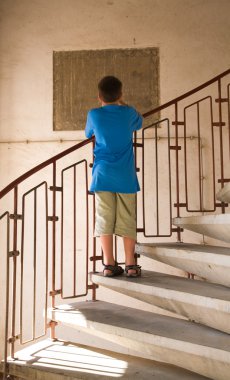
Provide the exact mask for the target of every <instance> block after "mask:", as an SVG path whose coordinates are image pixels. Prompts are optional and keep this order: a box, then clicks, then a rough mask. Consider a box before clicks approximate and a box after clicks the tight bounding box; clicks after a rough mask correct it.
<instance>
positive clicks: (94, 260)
mask: <svg viewBox="0 0 230 380" xmlns="http://www.w3.org/2000/svg"><path fill="white" fill-rule="evenodd" d="M94 146H95V140H93V145H92V148H94ZM93 161H94V155H93ZM94 228H95V195H93V231H94ZM96 250H97V246H96V238H95V237H94V236H93V272H96ZM102 260H103V253H102ZM92 301H96V287H93V289H92Z"/></svg>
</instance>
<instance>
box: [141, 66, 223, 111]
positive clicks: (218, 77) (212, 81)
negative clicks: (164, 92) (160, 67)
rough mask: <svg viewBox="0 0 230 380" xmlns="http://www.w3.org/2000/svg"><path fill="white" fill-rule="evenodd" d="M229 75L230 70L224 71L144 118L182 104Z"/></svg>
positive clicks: (155, 109)
mask: <svg viewBox="0 0 230 380" xmlns="http://www.w3.org/2000/svg"><path fill="white" fill-rule="evenodd" d="M228 74H230V69H228V70H226V71H224V72H223V73H221V74H219V75H217V76H216V77H214V78H212V79H210V80H209V81H207V82H205V83H203V84H201V85H200V86H198V87H195V88H194V89H193V90H190V91H188V92H186V93H185V94H183V95H180V96H178V97H177V98H175V99H173V100H170V101H169V102H167V103H165V104H162V106H159V107H156V108H154V109H153V110H151V111H148V112H146V113H144V114H143V117H147V116H150V115H153V114H154V113H157V112H159V111H161V110H163V109H165V108H167V107H169V106H172V105H173V104H175V103H178V102H180V101H181V100H183V99H185V98H187V97H188V96H190V95H193V94H195V93H196V92H198V91H200V90H203V89H204V88H205V87H208V86H210V84H212V83H215V82H216V81H218V80H219V79H221V78H223V77H225V76H226V75H228Z"/></svg>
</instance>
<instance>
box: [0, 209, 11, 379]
mask: <svg viewBox="0 0 230 380" xmlns="http://www.w3.org/2000/svg"><path fill="white" fill-rule="evenodd" d="M5 215H6V216H7V248H6V250H7V258H6V310H5V343H4V344H5V347H4V363H3V380H6V379H7V369H8V366H7V357H8V328H9V287H10V284H9V283H10V258H9V253H10V218H9V213H8V212H7V213H6V214H5ZM2 217H4V216H2Z"/></svg>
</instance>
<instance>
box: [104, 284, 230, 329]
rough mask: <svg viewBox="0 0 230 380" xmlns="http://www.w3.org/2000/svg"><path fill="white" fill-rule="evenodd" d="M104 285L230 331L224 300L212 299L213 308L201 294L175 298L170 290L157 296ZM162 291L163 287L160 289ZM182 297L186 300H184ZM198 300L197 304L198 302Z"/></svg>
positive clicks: (229, 318) (207, 324)
mask: <svg viewBox="0 0 230 380" xmlns="http://www.w3.org/2000/svg"><path fill="white" fill-rule="evenodd" d="M101 285H103V286H104V287H106V288H108V289H111V290H114V291H117V292H119V293H121V294H125V295H128V296H130V297H133V298H136V299H138V300H140V301H143V302H147V303H149V304H151V305H155V306H158V307H160V308H161V309H164V310H168V311H171V312H173V313H176V314H178V315H182V316H183V317H186V318H188V319H190V320H193V321H195V322H198V323H202V324H204V325H206V326H209V327H213V328H215V329H217V330H220V331H223V332H227V333H230V323H229V320H230V312H228V310H230V304H229V303H228V305H227V304H224V302H223V301H220V300H215V301H216V302H214V301H213V300H210V303H211V302H212V303H213V304H214V306H213V308H211V307H210V305H209V307H205V306H204V305H208V302H207V299H204V298H202V297H199V296H197V297H196V296H194V295H193V296H192V295H189V294H183V295H181V300H176V299H175V298H174V299H173V296H174V295H173V293H174V294H175V292H173V293H171V294H170V290H169V292H166V293H168V294H165V296H164V293H163V292H162V294H161V295H159V296H157V295H154V294H146V293H143V292H135V291H132V290H130V289H124V288H119V287H115V286H107V285H104V284H101ZM147 290H149V289H147ZM159 291H160V292H161V289H160V290H159ZM176 296H177V298H178V297H180V295H179V294H177V295H176ZM166 297H167V298H166ZM182 297H183V299H184V300H182ZM196 300H197V304H196ZM218 303H219V308H220V309H224V308H225V311H223V310H216V309H215V308H218Z"/></svg>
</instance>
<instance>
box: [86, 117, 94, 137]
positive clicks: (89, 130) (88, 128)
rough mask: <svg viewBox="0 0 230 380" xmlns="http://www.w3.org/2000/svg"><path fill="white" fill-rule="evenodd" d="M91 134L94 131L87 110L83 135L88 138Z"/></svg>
mask: <svg viewBox="0 0 230 380" xmlns="http://www.w3.org/2000/svg"><path fill="white" fill-rule="evenodd" d="M93 134H94V132H93V126H92V122H91V115H90V112H88V115H87V121H86V127H85V135H86V137H87V138H88V139H90V137H92V136H93Z"/></svg>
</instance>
